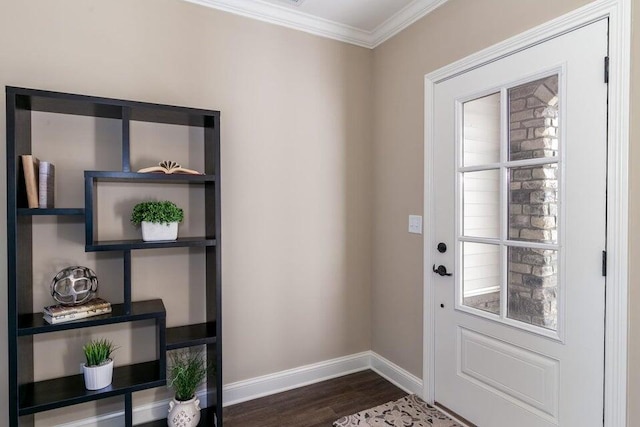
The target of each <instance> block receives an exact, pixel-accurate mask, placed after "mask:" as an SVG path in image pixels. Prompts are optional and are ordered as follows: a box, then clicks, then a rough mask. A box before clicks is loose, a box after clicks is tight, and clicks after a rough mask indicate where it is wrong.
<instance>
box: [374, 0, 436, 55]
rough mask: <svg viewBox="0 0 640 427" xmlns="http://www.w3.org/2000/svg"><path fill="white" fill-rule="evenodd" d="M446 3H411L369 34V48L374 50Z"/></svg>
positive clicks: (421, 0)
mask: <svg viewBox="0 0 640 427" xmlns="http://www.w3.org/2000/svg"><path fill="white" fill-rule="evenodd" d="M446 1H447V0H414V1H412V2H411V3H409V4H408V5H406V6H405V7H404V8H402V9H401V10H399V11H398V12H397V13H396V14H395V15H393V16H392V17H390V18H389V19H387V20H386V21H384V22H383V23H382V24H380V25H379V26H378V27H377V28H376V29H375V30H373V32H372V33H371V40H370V45H371V46H370V47H371V48H374V47H376V46H378V45H380V44H382V43H384V42H385V41H387V40H389V39H390V38H391V37H393V36H395V35H396V34H398V33H399V32H400V31H402V30H404V29H405V28H407V27H408V26H409V25H411V24H413V23H414V22H416V21H417V20H418V19H420V18H422V17H423V16H425V15H428V14H429V13H431V12H433V11H434V10H436V9H437V8H438V7H440V6H442V5H443V4H444V3H446Z"/></svg>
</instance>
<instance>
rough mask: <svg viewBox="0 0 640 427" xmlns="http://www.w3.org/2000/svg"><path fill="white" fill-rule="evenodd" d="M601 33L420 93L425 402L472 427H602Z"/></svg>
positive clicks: (587, 32) (603, 28) (572, 37)
mask: <svg viewBox="0 0 640 427" xmlns="http://www.w3.org/2000/svg"><path fill="white" fill-rule="evenodd" d="M607 25H608V24H607V21H606V20H601V21H598V22H595V23H592V24H589V25H587V26H585V27H582V28H580V29H577V30H574V31H571V32H569V33H567V34H564V35H561V36H559V37H556V38H553V39H551V40H549V41H546V42H544V43H541V44H538V45H535V46H533V47H530V48H527V49H525V50H522V51H520V52H517V53H514V54H512V55H509V56H507V57H504V58H502V59H499V60H497V61H495V62H492V63H490V64H488V65H484V66H482V67H479V68H476V69H473V70H470V71H468V72H465V73H463V74H461V75H458V76H456V77H453V78H451V79H448V80H445V81H443V82H440V83H437V84H436V85H435V90H434V95H435V97H434V106H435V107H434V123H435V125H434V126H435V127H434V132H435V133H434V136H435V137H434V141H435V142H434V158H433V159H432V171H433V185H432V188H433V190H432V194H433V199H432V203H433V204H434V206H435V209H434V212H435V214H434V218H433V221H432V224H433V229H432V233H431V235H432V236H434V238H435V239H436V240H435V244H434V247H433V248H432V251H433V255H432V259H433V260H434V261H435V262H436V265H435V266H434V267H435V269H438V266H440V267H439V268H440V272H435V271H434V273H433V275H432V277H431V278H432V280H431V286H433V287H434V295H435V299H434V304H435V308H434V312H435V381H434V382H435V400H436V402H437V403H439V404H441V405H443V406H445V407H446V408H448V409H450V410H452V411H454V412H455V413H457V414H459V415H460V416H461V417H464V418H465V419H467V420H469V421H470V422H472V423H474V424H476V425H478V426H479V427H502V426H504V427H507V426H508V427H513V426H517V427H530V426H562V427H578V426H579V427H588V426H602V423H603V380H604V307H605V301H604V295H605V277H603V271H602V256H603V250H604V249H605V247H606V245H605V239H606V235H605V231H606V229H605V227H606V161H607V158H606V155H607V147H606V143H607V142H606V131H607V122H606V119H607V118H606V112H607V85H606V83H605V82H604V65H603V64H604V57H605V56H606V55H607ZM439 242H442V243H444V244H445V245H446V246H447V248H446V250H445V249H444V247H443V246H441V247H440V248H439V249H440V250H439V249H438V248H437V247H436V245H437V244H438V243H439ZM445 270H446V273H447V274H452V275H441V274H444V273H445Z"/></svg>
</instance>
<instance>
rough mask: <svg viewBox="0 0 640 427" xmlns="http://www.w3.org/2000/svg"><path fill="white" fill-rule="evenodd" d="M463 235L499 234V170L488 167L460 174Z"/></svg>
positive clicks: (495, 235) (497, 235)
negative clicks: (483, 169)
mask: <svg viewBox="0 0 640 427" xmlns="http://www.w3.org/2000/svg"><path fill="white" fill-rule="evenodd" d="M462 180H463V197H464V218H463V229H464V235H465V236H472V237H491V238H498V237H499V235H500V172H499V170H498V169H490V170H486V171H479V172H465V173H463V174H462Z"/></svg>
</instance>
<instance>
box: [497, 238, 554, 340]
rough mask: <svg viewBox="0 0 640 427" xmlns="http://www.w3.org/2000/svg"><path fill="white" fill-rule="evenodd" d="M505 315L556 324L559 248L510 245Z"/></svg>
mask: <svg viewBox="0 0 640 427" xmlns="http://www.w3.org/2000/svg"><path fill="white" fill-rule="evenodd" d="M508 253H509V263H508V264H509V265H508V271H509V273H508V274H509V277H508V284H507V290H508V292H507V294H508V295H507V305H508V310H507V311H508V313H507V317H509V318H510V319H515V320H520V321H522V322H525V323H529V324H531V325H536V326H542V327H544V328H547V329H552V330H554V331H555V330H557V328H558V251H555V250H550V249H531V248H516V247H510V248H509V251H508Z"/></svg>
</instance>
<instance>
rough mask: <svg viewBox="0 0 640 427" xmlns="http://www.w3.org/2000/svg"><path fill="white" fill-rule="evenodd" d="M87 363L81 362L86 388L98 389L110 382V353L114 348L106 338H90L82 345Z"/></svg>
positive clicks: (111, 366) (111, 367) (111, 374)
mask: <svg viewBox="0 0 640 427" xmlns="http://www.w3.org/2000/svg"><path fill="white" fill-rule="evenodd" d="M82 350H83V351H84V356H85V358H86V359H87V363H83V364H82V373H83V374H84V385H85V387H86V388H87V390H100V389H101V388H105V387H107V386H108V385H110V384H111V379H112V378H113V359H112V358H111V353H113V352H114V351H115V350H116V347H114V345H113V343H112V342H111V341H109V340H107V339H96V340H91V341H89V342H88V343H87V344H85V345H84V346H83V347H82Z"/></svg>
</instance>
